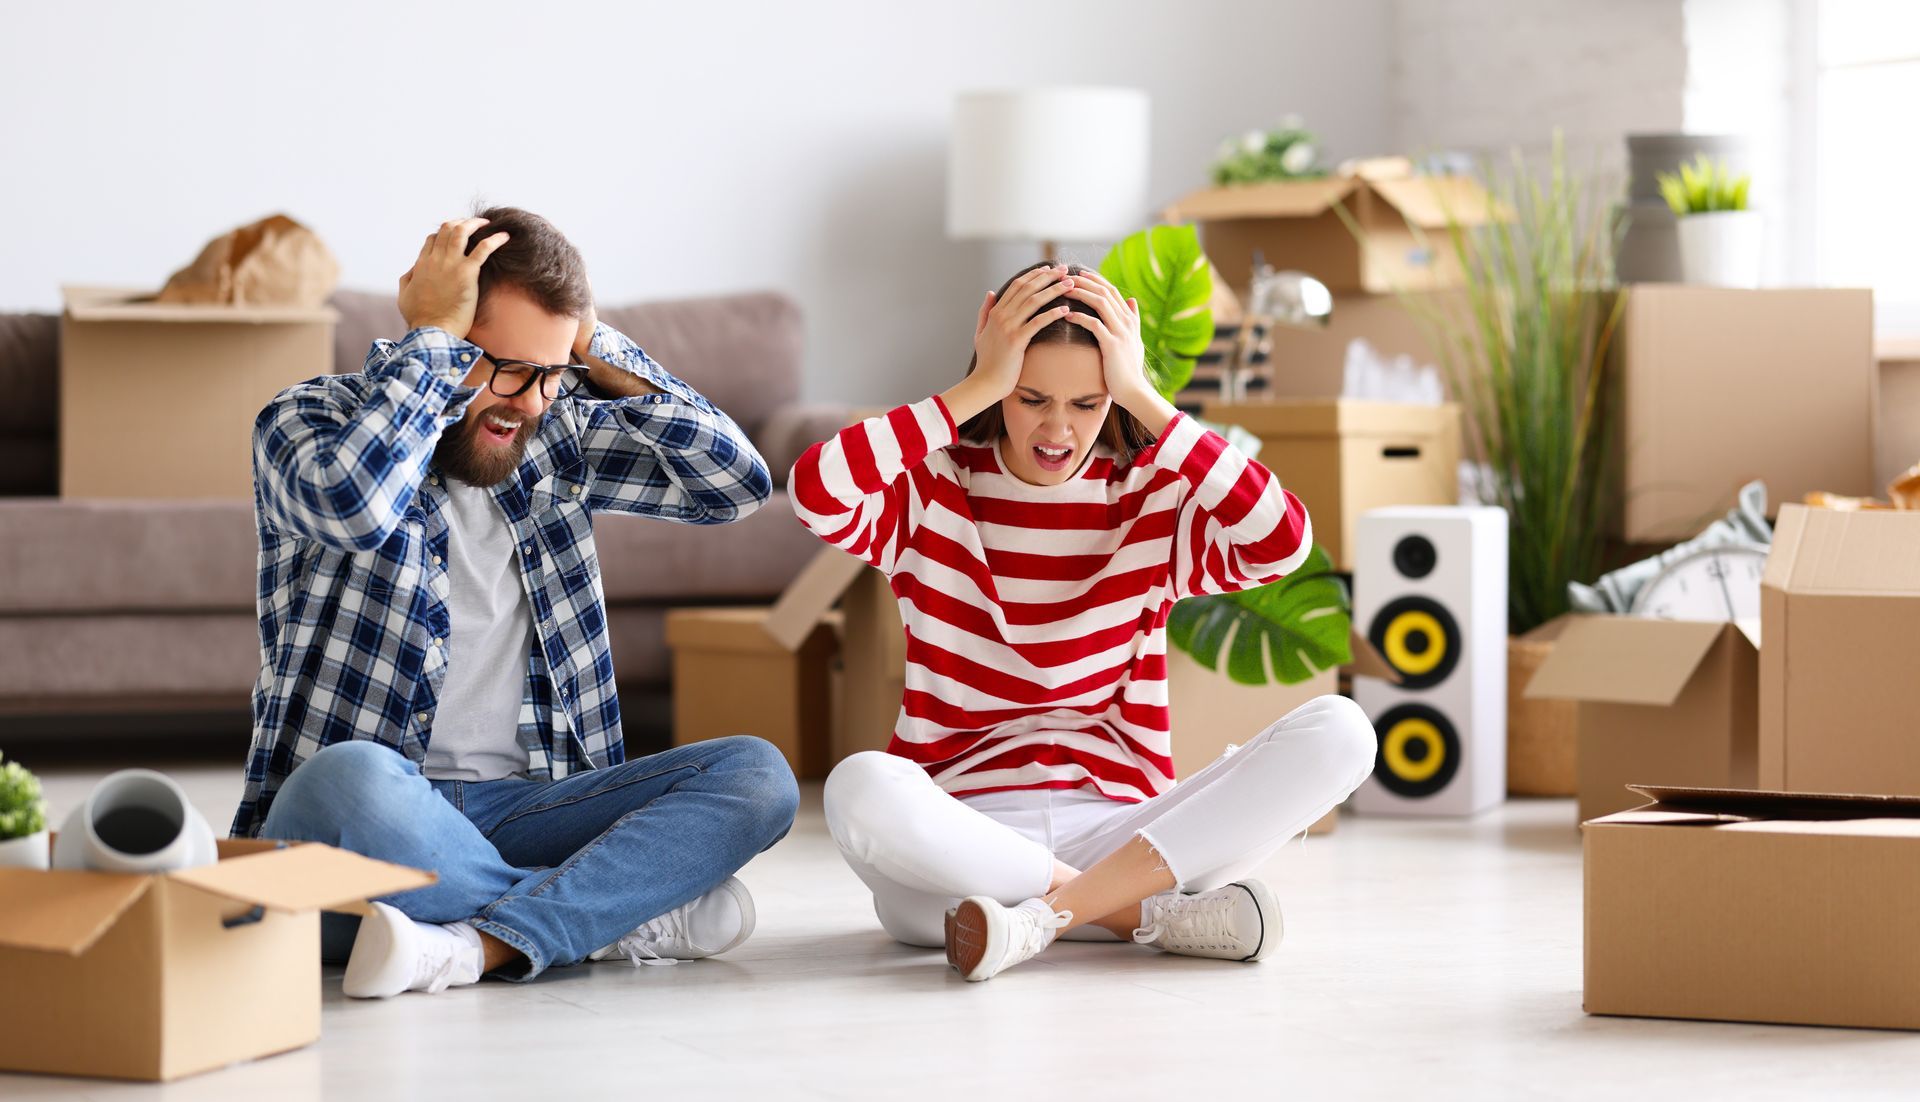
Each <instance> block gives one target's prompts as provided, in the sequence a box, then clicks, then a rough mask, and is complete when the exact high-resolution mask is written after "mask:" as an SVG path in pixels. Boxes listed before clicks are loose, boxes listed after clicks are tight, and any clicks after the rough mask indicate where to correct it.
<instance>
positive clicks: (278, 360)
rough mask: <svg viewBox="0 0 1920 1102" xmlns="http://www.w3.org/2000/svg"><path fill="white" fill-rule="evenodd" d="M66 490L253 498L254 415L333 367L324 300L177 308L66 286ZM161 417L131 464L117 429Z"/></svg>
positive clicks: (330, 315) (132, 295)
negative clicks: (157, 437) (153, 437)
mask: <svg viewBox="0 0 1920 1102" xmlns="http://www.w3.org/2000/svg"><path fill="white" fill-rule="evenodd" d="M61 291H62V294H63V295H64V296H65V298H66V309H65V310H64V312H63V313H62V314H61V318H60V495H61V496H62V497H90V498H241V499H246V500H251V499H252V498H253V422H254V418H256V417H258V416H259V414H260V410H261V409H262V408H263V407H265V406H266V404H267V402H268V401H269V400H271V399H272V398H273V396H274V395H275V394H278V393H279V392H280V391H282V390H284V389H286V388H287V387H289V386H292V385H293V384H295V383H298V382H303V381H305V380H307V379H311V378H314V377H316V376H319V375H326V374H329V373H331V372H332V371H333V326H334V321H335V320H336V318H337V315H336V314H335V313H334V311H333V310H332V309H331V308H329V307H325V306H320V307H303V306H181V305H173V304H166V303H157V302H152V301H149V299H150V298H151V293H150V292H143V291H133V290H128V289H124V288H111V287H63V288H61ZM146 423H157V424H165V425H166V426H167V432H166V434H165V440H166V443H164V444H156V445H154V446H148V447H142V448H141V449H139V457H138V461H137V462H129V457H128V454H127V450H126V448H125V446H124V441H123V440H121V438H120V436H119V435H118V434H119V432H120V429H119V426H125V425H135V424H146Z"/></svg>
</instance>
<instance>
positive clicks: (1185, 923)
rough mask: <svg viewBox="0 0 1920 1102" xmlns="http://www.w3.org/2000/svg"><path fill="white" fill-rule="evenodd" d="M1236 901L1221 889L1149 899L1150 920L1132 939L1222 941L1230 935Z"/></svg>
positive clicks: (1143, 941)
mask: <svg viewBox="0 0 1920 1102" xmlns="http://www.w3.org/2000/svg"><path fill="white" fill-rule="evenodd" d="M1235 902H1236V900H1235V899H1234V898H1233V896H1231V895H1228V894H1226V893H1224V892H1208V893H1206V894H1204V895H1173V894H1169V895H1167V896H1164V897H1159V898H1155V899H1152V900H1149V901H1148V903H1149V906H1150V907H1152V909H1153V921H1152V922H1149V923H1148V924H1147V925H1145V926H1142V927H1140V928H1139V929H1137V930H1135V931H1134V932H1133V940H1134V941H1136V942H1139V943H1140V944H1142V945H1151V944H1153V943H1154V942H1156V941H1159V940H1160V939H1161V938H1163V937H1171V938H1176V939H1187V938H1199V939H1204V940H1224V939H1226V938H1228V937H1230V936H1232V934H1233V927H1232V924H1231V921H1230V916H1231V913H1232V910H1233V906H1234V904H1235Z"/></svg>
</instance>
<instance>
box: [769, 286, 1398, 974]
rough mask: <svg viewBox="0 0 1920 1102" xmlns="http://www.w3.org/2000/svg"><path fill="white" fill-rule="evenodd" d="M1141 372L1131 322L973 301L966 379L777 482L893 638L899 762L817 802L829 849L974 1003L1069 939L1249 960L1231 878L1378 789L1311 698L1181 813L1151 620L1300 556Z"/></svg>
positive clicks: (1250, 481)
mask: <svg viewBox="0 0 1920 1102" xmlns="http://www.w3.org/2000/svg"><path fill="white" fill-rule="evenodd" d="M1144 368H1145V351H1144V349H1143V347H1142V345H1141V340H1140V320H1139V307H1138V304H1137V303H1135V302H1134V301H1132V300H1130V299H1126V298H1124V297H1122V296H1121V294H1120V293H1119V291H1118V290H1117V289H1115V288H1114V286H1113V285H1112V284H1111V283H1108V282H1107V281H1106V280H1105V279H1103V278H1101V277H1100V276H1099V275H1098V274H1097V273H1095V272H1092V271H1089V270H1086V269H1083V268H1078V267H1065V266H1054V265H1036V266H1035V267H1032V268H1029V269H1027V270H1025V271H1023V272H1021V273H1019V274H1017V275H1015V276H1014V277H1013V278H1012V279H1010V280H1008V281H1007V283H1006V284H1005V285H1004V286H1002V287H1001V289H1000V290H999V291H998V292H995V293H993V294H989V295H988V296H987V298H986V301H985V302H983V303H982V304H981V306H980V313H979V318H978V320H977V323H976V325H975V332H974V362H973V364H972V365H971V366H970V367H969V369H968V374H967V376H966V378H965V379H963V380H962V381H961V382H960V383H958V384H956V385H955V386H953V387H952V388H951V389H949V390H947V391H946V392H944V393H942V394H939V395H937V396H934V397H931V398H927V399H925V400H923V401H919V402H915V403H913V404H911V405H906V406H901V407H900V408H898V409H895V410H893V411H892V412H890V413H888V414H886V415H885V416H883V417H876V418H873V419H871V420H868V421H864V422H862V423H860V424H858V425H854V426H852V427H850V428H848V429H846V430H845V431H843V432H841V433H840V434H839V435H838V436H836V437H835V438H834V439H832V440H829V441H826V442H824V443H822V444H817V445H815V446H814V447H813V448H812V449H811V450H809V451H808V452H807V453H806V455H804V456H802V457H801V459H800V461H799V462H798V463H796V464H795V465H794V468H793V473H792V477H791V479H790V481H789V486H790V488H791V496H792V500H793V503H794V509H795V511H796V512H797V513H798V514H799V516H800V519H801V521H802V523H804V524H805V525H806V526H807V527H808V528H809V529H811V530H812V531H813V532H815V533H816V534H817V535H819V536H820V537H821V538H822V539H825V540H826V541H827V542H829V543H831V544H834V545H835V546H837V547H840V548H842V549H844V550H846V551H849V552H851V553H853V554H855V555H858V556H860V557H861V558H863V559H865V560H866V561H867V562H869V563H871V564H872V565H874V566H876V567H878V568H880V569H881V570H882V571H884V572H885V573H886V575H887V577H888V579H889V581H890V583H891V585H892V588H893V591H894V594H895V596H896V597H897V598H898V600H899V604H900V612H901V616H902V618H903V619H904V621H905V624H906V632H907V669H906V697H905V699H904V701H903V702H902V707H901V711H900V717H899V720H898V721H897V724H896V726H895V729H894V737H893V740H892V742H891V744H890V746H889V749H888V751H887V752H886V753H864V754H856V755H854V756H853V757H850V758H848V759H847V760H846V761H844V762H842V763H841V764H840V765H839V767H838V768H836V769H835V770H834V771H833V774H832V775H831V776H830V777H829V778H828V779H827V785H826V811H827V822H828V826H829V829H830V830H831V831H832V833H833V837H834V840H835V842H836V843H838V844H839V846H840V849H841V852H842V853H843V854H844V855H845V856H846V859H847V862H848V863H849V864H850V865H852V866H853V870H854V872H855V873H857V874H858V875H859V876H860V878H861V880H863V881H865V883H866V884H867V885H868V887H870V888H871V889H872V890H873V896H874V908H875V910H876V911H877V912H878V914H879V917H880V922H881V925H882V926H883V927H884V928H885V929H886V930H887V932H888V933H889V934H891V935H892V936H893V937H895V938H897V939H898V940H900V941H903V942H906V943H908V944H914V945H935V944H941V943H944V944H945V946H946V949H947V959H948V961H949V962H950V963H951V964H952V965H953V966H954V967H955V968H957V969H959V970H960V972H961V973H962V974H963V975H964V976H965V977H966V978H967V979H969V980H984V979H987V978H989V977H991V976H993V975H994V974H996V973H998V972H1000V971H1003V970H1005V969H1007V968H1009V967H1011V966H1013V965H1015V964H1018V963H1020V962H1021V961H1023V960H1026V959H1028V958H1029V957H1031V956H1033V955H1034V954H1035V953H1038V952H1039V951H1040V950H1042V949H1044V948H1045V947H1046V946H1047V945H1048V944H1050V943H1051V942H1052V941H1053V940H1054V939H1055V938H1056V937H1057V936H1059V935H1060V934H1062V933H1064V932H1067V931H1070V930H1071V931H1075V936H1084V937H1088V938H1093V939H1100V940H1108V939H1111V938H1113V937H1118V938H1122V939H1130V940H1133V941H1136V942H1139V943H1141V944H1145V945H1149V946H1152V947H1155V948H1158V949H1162V950H1166V951H1170V952H1176V953H1184V954H1188V955H1194V956H1208V957H1220V958H1225V959H1232V960H1248V961H1251V960H1259V959H1260V958H1262V957H1263V956H1265V955H1266V954H1267V953H1269V952H1271V951H1272V949H1273V947H1274V946H1275V944H1277V943H1278V941H1279V939H1280V931H1281V926H1280V914H1279V909H1278V907H1277V906H1276V904H1275V902H1274V898H1273V894H1272V892H1271V891H1270V890H1269V889H1268V888H1267V887H1266V886H1265V885H1263V884H1261V883H1260V882H1259V881H1256V880H1249V879H1241V878H1242V877H1244V876H1245V874H1246V873H1248V872H1250V871H1251V870H1253V869H1254V868H1256V867H1257V866H1258V865H1259V864H1260V863H1261V862H1262V861H1264V860H1265V859H1266V858H1267V857H1268V856H1270V855H1271V854H1272V853H1273V852H1274V851H1275V850H1277V849H1278V848H1279V847H1280V846H1281V845H1283V844H1284V843H1285V842H1286V841H1287V840H1288V839H1290V838H1292V837H1293V836H1294V835H1296V834H1298V833H1300V832H1301V831H1303V830H1305V829H1306V827H1307V826H1308V825H1309V824H1311V823H1312V822H1313V821H1314V820H1316V819H1318V818H1320V817H1321V816H1322V815H1324V814H1325V813H1326V812H1327V811H1328V810H1329V809H1330V808H1332V807H1333V806H1334V805H1335V804H1338V803H1339V802H1340V801H1341V800H1344V799H1345V798H1346V797H1347V795H1348V794H1349V793H1351V792H1352V791H1353V790H1354V789H1355V788H1357V787H1358V786H1359V784H1360V782H1361V781H1362V780H1363V779H1365V777H1366V776H1367V773H1368V772H1369V770H1370V769H1371V768H1372V764H1373V756H1374V739H1373V733H1372V729H1371V727H1370V726H1369V725H1368V723H1367V720H1366V718H1365V716H1364V715H1362V714H1361V712H1360V710H1359V709H1358V708H1357V707H1356V706H1354V704H1353V703H1352V702H1351V701H1349V700H1346V699H1344V698H1341V697H1332V696H1329V697H1322V698H1320V699H1318V700H1314V701H1311V702H1309V703H1308V704H1305V705H1303V706H1302V707H1300V708H1298V709H1296V710H1295V711H1293V712H1292V713H1290V714H1289V715H1287V716H1285V717H1284V718H1282V719H1280V720H1279V721H1278V722H1276V723H1275V724H1274V725H1273V726H1271V727H1269V728H1268V729H1267V730H1265V731H1264V732H1261V733H1259V734H1258V735H1257V736H1256V737H1255V738H1253V739H1252V740H1251V741H1250V742H1248V743H1247V744H1246V745H1245V746H1243V747H1240V748H1239V750H1238V752H1237V753H1233V752H1230V753H1229V755H1228V756H1225V757H1222V758H1220V759H1219V760H1218V761H1215V762H1214V763H1213V764H1212V765H1210V766H1208V767H1207V768H1205V769H1203V770H1201V771H1200V772H1198V773H1196V774H1195V775H1193V776H1192V777H1189V778H1187V779H1186V780H1185V781H1182V782H1181V783H1180V785H1179V786H1178V787H1177V788H1176V787H1174V777H1173V762H1172V758H1171V757H1170V751H1169V742H1168V712H1167V682H1166V644H1167V637H1166V622H1167V613H1168V611H1169V609H1171V607H1172V605H1173V602H1174V601H1176V600H1178V599H1179V598H1181V597H1186V596H1190V595H1193V594H1197V593H1219V592H1223V591H1228V590H1235V589H1242V588H1246V587H1250V586H1255V585H1261V584H1264V583H1267V582H1271V581H1273V580H1275V579H1277V578H1280V577H1282V576H1284V575H1285V574H1287V573H1288V572H1289V571H1290V570H1292V569H1294V568H1295V567H1296V566H1298V565H1299V564H1300V562H1301V561H1303V560H1304V559H1305V558H1306V556H1307V552H1308V550H1309V549H1310V548H1311V546H1312V529H1311V527H1310V526H1309V524H1308V522H1307V516H1306V512H1305V511H1304V510H1303V509H1302V508H1301V505H1300V502H1299V500H1298V499H1297V498H1295V497H1294V496H1293V495H1292V494H1290V493H1287V492H1286V491H1284V490H1282V489H1281V488H1280V485H1279V483H1278V482H1277V481H1276V480H1275V479H1274V478H1273V476H1272V475H1271V474H1270V473H1269V472H1268V471H1267V470H1266V468H1264V467H1262V466H1260V465H1259V464H1258V463H1255V462H1253V461H1251V460H1249V459H1247V458H1246V457H1245V456H1244V455H1242V454H1241V453H1239V452H1238V451H1236V450H1235V449H1234V448H1233V447H1232V445H1230V444H1228V443H1227V442H1226V440H1225V439H1223V438H1222V437H1220V436H1219V435H1218V434H1216V433H1213V432H1210V431H1208V430H1207V429H1205V428H1202V427H1201V426H1200V425H1199V424H1198V423H1197V422H1195V421H1193V420H1192V419H1190V418H1188V417H1186V416H1184V415H1182V414H1180V413H1179V412H1178V411H1176V410H1175V409H1174V408H1173V406H1172V405H1170V404H1169V403H1168V402H1167V401H1166V399H1164V398H1162V397H1161V396H1160V395H1159V394H1158V393H1157V392H1155V391H1154V389H1153V387H1152V386H1151V385H1150V384H1149V383H1148V381H1147V378H1146V373H1145V369H1144ZM956 901H958V906H957V907H955V905H954V904H955V902H956Z"/></svg>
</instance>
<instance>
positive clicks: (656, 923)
mask: <svg viewBox="0 0 1920 1102" xmlns="http://www.w3.org/2000/svg"><path fill="white" fill-rule="evenodd" d="M687 910H688V908H687V907H675V908H674V909H673V910H671V911H668V912H667V913H666V914H663V915H661V916H659V917H658V918H655V919H652V920H650V921H647V922H643V923H641V924H640V925H639V926H636V927H634V929H633V931H632V932H631V933H629V934H627V935H625V936H624V937H622V938H621V939H620V940H619V941H616V942H614V945H613V947H614V948H615V949H617V950H619V951H620V952H621V953H623V954H625V956H626V958H627V959H628V960H629V961H632V962H633V966H634V967H635V968H640V967H654V966H656V965H662V964H679V963H680V961H679V959H678V958H676V957H669V956H662V955H661V953H660V951H659V949H658V946H659V945H661V944H663V943H668V942H675V941H678V942H683V943H685V944H686V946H687V947H688V948H690V949H692V950H694V951H695V952H699V953H705V952H708V951H709V950H707V949H705V948H704V947H702V946H700V945H696V944H695V943H694V940H693V935H691V934H689V933H688V932H687Z"/></svg>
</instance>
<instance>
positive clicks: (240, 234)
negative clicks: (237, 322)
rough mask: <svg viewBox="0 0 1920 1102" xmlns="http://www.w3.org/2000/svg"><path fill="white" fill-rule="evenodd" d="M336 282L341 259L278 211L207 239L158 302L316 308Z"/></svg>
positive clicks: (174, 274) (163, 290)
mask: <svg viewBox="0 0 1920 1102" xmlns="http://www.w3.org/2000/svg"><path fill="white" fill-rule="evenodd" d="M339 281H340V262H339V261H337V260H335V259H334V258H333V253H332V252H331V251H329V250H328V249H327V246H326V243H325V242H323V241H321V240H320V237H319V235H318V234H316V233H314V232H313V231H312V230H310V229H308V228H307V227H305V226H303V225H301V224H300V223H298V222H295V221H294V220H293V219H291V218H288V217H287V216H286V215H284V214H276V215H274V216H273V217H271V218H263V219H261V220H260V221H258V222H255V223H253V224H252V225H247V226H241V227H240V228H239V229H237V230H234V231H233V232H232V233H227V234H222V235H221V236H219V237H216V238H214V239H213V240H212V241H209V242H208V243H207V247H206V248H204V249H202V250H200V255H199V256H198V257H196V258H195V259H194V262H193V263H191V264H189V265H187V266H186V267H184V268H182V269H180V270H179V271H177V272H175V273H173V275H172V276H171V277H170V278H168V280H167V285H166V287H164V288H162V289H161V291H160V295H159V297H158V299H157V300H156V301H159V302H173V303H200V304H205V303H217V304H223V305H232V306H320V305H322V304H324V303H325V302H326V301H327V296H329V295H331V294H333V288H334V285H335V284H337V283H338V282H339Z"/></svg>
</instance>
